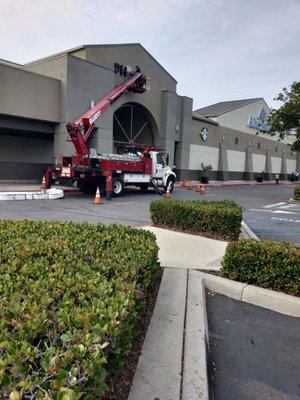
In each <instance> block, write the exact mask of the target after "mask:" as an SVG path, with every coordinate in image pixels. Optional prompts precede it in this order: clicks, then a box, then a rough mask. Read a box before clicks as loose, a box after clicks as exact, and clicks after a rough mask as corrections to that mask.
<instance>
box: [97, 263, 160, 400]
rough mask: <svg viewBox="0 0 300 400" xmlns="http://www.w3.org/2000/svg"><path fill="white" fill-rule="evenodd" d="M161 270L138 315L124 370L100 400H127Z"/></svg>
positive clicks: (111, 382) (152, 308)
mask: <svg viewBox="0 0 300 400" xmlns="http://www.w3.org/2000/svg"><path fill="white" fill-rule="evenodd" d="M162 274H163V270H162V269H160V271H159V274H158V276H157V280H156V282H155V283H154V284H153V289H152V292H151V296H150V298H149V300H148V301H147V302H146V305H145V307H144V309H143V310H142V311H141V312H140V314H139V315H138V332H139V334H138V336H137V337H136V338H135V339H134V343H133V345H132V348H131V352H130V354H129V355H128V357H127V358H126V359H125V362H124V369H123V372H122V373H121V375H118V376H116V377H114V378H112V379H111V380H110V381H109V382H108V386H109V387H110V393H107V394H106V395H105V396H104V397H101V399H102V400H127V399H128V395H129V391H130V387H131V384H132V381H133V377H134V373H135V370H136V367H137V363H138V360H139V356H140V353H141V351H142V347H143V343H144V338H145V336H146V332H147V329H148V326H149V323H150V320H151V317H152V313H153V310H154V306H155V303H156V298H157V294H158V290H159V286H160V282H161V277H162Z"/></svg>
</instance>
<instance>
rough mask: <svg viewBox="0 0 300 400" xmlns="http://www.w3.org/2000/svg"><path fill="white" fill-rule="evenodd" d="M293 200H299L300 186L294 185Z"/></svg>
mask: <svg viewBox="0 0 300 400" xmlns="http://www.w3.org/2000/svg"><path fill="white" fill-rule="evenodd" d="M294 200H300V186H296V187H295V189H294Z"/></svg>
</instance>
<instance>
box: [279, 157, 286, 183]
mask: <svg viewBox="0 0 300 400" xmlns="http://www.w3.org/2000/svg"><path fill="white" fill-rule="evenodd" d="M280 179H282V180H284V181H286V180H287V172H286V152H285V151H284V152H283V153H282V157H281V171H280Z"/></svg>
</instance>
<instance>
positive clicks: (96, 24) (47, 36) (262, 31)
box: [0, 0, 300, 109]
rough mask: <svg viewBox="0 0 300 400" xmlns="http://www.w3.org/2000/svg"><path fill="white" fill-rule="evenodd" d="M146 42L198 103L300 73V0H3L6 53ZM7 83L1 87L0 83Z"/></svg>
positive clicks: (243, 94) (2, 52) (264, 87)
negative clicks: (85, 45)
mask: <svg viewBox="0 0 300 400" xmlns="http://www.w3.org/2000/svg"><path fill="white" fill-rule="evenodd" d="M122 42H140V43H141V44H142V45H143V46H144V47H145V48H146V49H147V50H148V51H149V52H150V53H151V54H152V55H153V56H154V57H155V58H156V59H157V60H158V61H159V62H160V63H161V64H162V65H163V66H164V67H165V68H166V69H167V70H168V71H169V72H170V73H171V74H172V75H173V76H174V77H175V78H176V80H177V81H178V93H179V94H181V95H185V96H189V97H192V98H193V99H194V109H196V108H199V107H204V106H207V105H209V104H212V103H215V102H218V101H223V100H235V99H243V98H251V97H264V98H265V100H266V101H267V103H268V104H269V105H270V106H276V103H275V102H273V100H272V99H273V98H274V96H275V95H276V94H277V93H278V92H279V91H280V90H281V88H282V87H283V86H286V85H289V84H290V83H291V82H293V81H294V80H299V79H300V0H125V1H124V0H0V58H4V59H8V60H10V61H14V62H17V63H21V64H22V63H25V62H28V61H31V60H34V59H37V58H40V57H44V56H47V55H50V54H52V53H56V52H59V51H62V50H65V49H68V48H72V47H76V46H78V45H81V44H97V43H122ZM0 89H1V88H0Z"/></svg>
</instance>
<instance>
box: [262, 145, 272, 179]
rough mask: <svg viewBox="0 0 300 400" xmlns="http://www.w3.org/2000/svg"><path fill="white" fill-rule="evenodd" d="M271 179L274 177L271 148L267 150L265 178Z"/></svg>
mask: <svg viewBox="0 0 300 400" xmlns="http://www.w3.org/2000/svg"><path fill="white" fill-rule="evenodd" d="M271 179H272V163H271V154H270V150H267V151H266V165H265V173H264V180H265V181H270V180H271Z"/></svg>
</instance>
